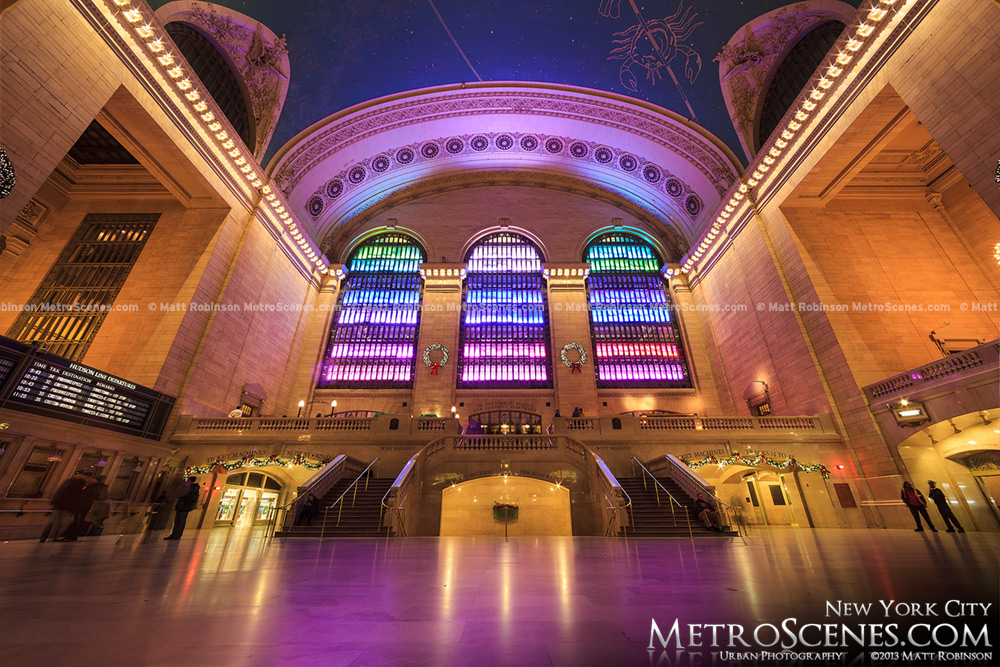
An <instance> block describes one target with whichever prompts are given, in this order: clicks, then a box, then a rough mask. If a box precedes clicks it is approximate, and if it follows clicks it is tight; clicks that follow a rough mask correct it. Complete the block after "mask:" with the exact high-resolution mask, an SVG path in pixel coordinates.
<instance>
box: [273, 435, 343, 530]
mask: <svg viewBox="0 0 1000 667" xmlns="http://www.w3.org/2000/svg"><path fill="white" fill-rule="evenodd" d="M352 460H353V459H352V458H351V457H350V456H347V455H346V454H341V455H340V456H337V457H335V458H334V459H332V460H331V461H328V462H327V464H326V466H324V467H329V470H326V471H325V472H323V473H322V474H321V475H320V476H319V477H318V478H316V475H313V477H312V478H310V479H309V480H308V481H307V482H306V483H307V484H308V483H309V482H312V484H310V485H309V486H308V487H299V488H300V489H303V492H302V493H300V494H299V495H298V496H297V497H295V498H293V499H292V500H291V501H290V502H287V503H285V504H284V505H282V506H281V507H274V508H272V509H271V514H270V516H268V518H267V530H266V531H265V535H267V536H268V537H274V534H275V533H276V532H277V530H278V514H279V512H284V514H283V515H282V516H283V517H286V516H288V510H289V508H291V507H292V505H294V504H296V503H298V502H300V501H302V500H305V499H306V498H308V497H309V494H310V493H312V491H310V489H313V488H315V487H317V486H319V485H320V484H321V483H322V482H323V481H324V480H325V479H326V478H327V477H328V476H329V475H331V474H333V472H334V471H336V470H338V469H340V468H341V467H344V468H346V467H347V464H348V462H350V461H352ZM331 464H332V465H331ZM317 474H319V473H317ZM313 495H315V494H313ZM316 500H317V502H319V498H317V499H316Z"/></svg>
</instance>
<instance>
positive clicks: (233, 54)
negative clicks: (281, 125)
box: [158, 2, 289, 158]
mask: <svg viewBox="0 0 1000 667" xmlns="http://www.w3.org/2000/svg"><path fill="white" fill-rule="evenodd" d="M171 4H174V3H171ZM190 7H191V9H190V10H182V11H180V12H177V13H173V14H171V15H169V16H162V15H161V19H162V20H164V22H168V21H183V22H186V23H191V24H193V25H197V26H198V27H200V28H201V29H202V30H204V31H205V32H206V33H207V34H208V35H209V38H210V39H211V40H212V41H213V42H214V43H215V45H216V46H217V47H219V48H221V49H222V50H223V51H225V52H226V54H227V55H228V56H229V58H230V60H231V62H233V63H235V65H236V67H237V68H238V70H239V75H240V77H241V78H242V79H243V82H244V83H245V84H246V87H247V91H248V93H249V97H250V105H251V107H252V112H253V117H254V130H255V139H256V146H255V150H254V156H255V157H258V158H259V157H261V156H262V155H264V152H265V150H266V149H267V144H268V142H269V141H270V140H271V135H272V134H274V128H275V125H276V124H277V121H278V116H279V115H280V114H281V108H282V107H283V106H284V103H285V95H286V93H287V92H288V76H289V64H288V47H287V44H286V42H285V37H284V35H282V36H281V37H277V36H276V35H274V33H272V32H271V31H270V30H268V29H267V28H265V27H263V26H262V25H261V24H260V23H258V22H256V21H254V20H253V19H251V18H250V17H248V16H243V15H242V14H239V13H238V12H234V11H232V10H229V9H226V8H225V7H218V6H216V5H209V4H206V5H201V4H199V3H197V2H192V3H191V4H190ZM169 8H170V7H169V6H166V7H165V8H164V9H169ZM158 13H159V12H158Z"/></svg>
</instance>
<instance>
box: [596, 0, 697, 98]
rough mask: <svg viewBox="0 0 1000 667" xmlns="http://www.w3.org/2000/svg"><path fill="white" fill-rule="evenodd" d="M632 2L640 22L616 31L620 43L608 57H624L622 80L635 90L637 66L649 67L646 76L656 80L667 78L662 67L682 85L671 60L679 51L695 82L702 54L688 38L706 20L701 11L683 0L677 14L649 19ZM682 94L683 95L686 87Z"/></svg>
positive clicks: (603, 4)
mask: <svg viewBox="0 0 1000 667" xmlns="http://www.w3.org/2000/svg"><path fill="white" fill-rule="evenodd" d="M607 4H609V3H602V5H601V9H602V10H605V9H609V7H606V5H607ZM630 4H631V5H632V9H633V10H634V11H635V14H636V17H637V18H638V19H639V22H638V23H636V24H635V25H633V26H631V27H630V28H628V29H626V30H623V31H621V32H616V33H615V34H614V39H613V40H612V43H613V44H615V45H616V47H615V48H614V49H612V50H611V53H610V55H609V56H608V60H621V61H623V62H622V66H621V68H620V69H619V70H618V78H619V80H620V81H621V84H622V85H623V86H625V88H627V89H628V90H629V91H631V92H633V93H634V92H636V91H637V89H638V80H637V78H636V71H635V70H636V69H638V70H639V71H641V70H645V71H646V79H648V80H649V81H650V82H651V83H653V84H655V83H656V82H657V81H658V80H660V79H662V78H663V72H662V71H661V70H664V69H665V70H667V73H668V74H669V75H670V77H671V78H672V79H673V81H674V83H675V84H676V85H677V86H678V89H680V82H678V81H677V78H676V77H675V76H674V73H673V71H672V70H671V69H670V63H671V62H672V61H673V60H674V59H675V58H677V57H678V56H679V55H683V56H684V74H685V76H686V77H687V79H688V82H690V83H694V81H695V79H697V78H698V74H699V73H700V72H701V56H700V55H698V52H697V51H695V50H694V48H693V47H692V46H691V44H690V43H689V42H688V38H689V37H691V33H693V32H694V30H695V28H697V27H698V26H700V25H701V24H702V23H703V22H702V21H695V19H696V18H697V17H698V13H697V12H696V11H695V10H694V7H688V8H687V9H685V8H684V1H683V0H681V2H680V3H679V4H678V5H677V11H676V12H674V13H673V15H671V16H668V17H666V18H662V19H652V20H647V19H645V18H643V16H642V14H641V13H640V12H639V9H638V7H637V6H636V5H635V2H634V0H630ZM681 94H682V95H683V91H681ZM685 101H686V98H685Z"/></svg>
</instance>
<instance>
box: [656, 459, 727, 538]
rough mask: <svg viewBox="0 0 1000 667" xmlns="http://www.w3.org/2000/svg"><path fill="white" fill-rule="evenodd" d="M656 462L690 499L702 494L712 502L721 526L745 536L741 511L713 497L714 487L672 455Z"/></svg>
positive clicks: (715, 496)
mask: <svg viewBox="0 0 1000 667" xmlns="http://www.w3.org/2000/svg"><path fill="white" fill-rule="evenodd" d="M657 462H658V463H661V464H662V465H663V466H664V467H665V469H666V473H667V474H668V475H669V476H670V478H671V479H672V480H674V481H675V482H677V483H678V484H679V485H680V487H681V488H682V489H684V491H686V492H687V493H688V494H689V495H690V496H691V497H692V498H697V497H698V494H699V493H704V494H705V495H706V496H708V497H709V498H711V499H712V500H714V501H715V507H716V511H718V512H719V514H720V515H721V519H722V520H721V523H722V525H724V526H736V532H737V533H738V534H739V536H740V537H743V536H745V535H746V525H745V523H744V521H743V512H742V510H741V509H740V508H738V507H734V506H733V505H731V504H729V503H727V502H726V501H724V500H722V499H721V498H719V496H717V495H715V487H714V486H710V485H709V484H708V482H706V481H705V480H704V479H702V477H701V475H699V474H698V473H696V472H695V471H693V470H691V468H689V467H687V466H686V465H685V464H684V463H682V462H681V460H680V459H678V458H677V457H676V456H674V455H673V454H666V455H664V456H662V457H661V458H659V459H657ZM651 465H652V464H651ZM654 467H656V466H654Z"/></svg>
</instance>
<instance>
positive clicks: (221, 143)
mask: <svg viewBox="0 0 1000 667" xmlns="http://www.w3.org/2000/svg"><path fill="white" fill-rule="evenodd" d="M105 2H106V5H107V7H108V9H109V11H110V13H111V14H112V15H116V14H117V15H119V16H121V18H122V19H123V21H121V22H120V23H121V25H122V27H123V28H124V29H126V30H130V31H132V32H133V33H134V34H135V36H136V38H137V42H138V43H139V44H141V45H144V46H145V47H146V49H147V50H148V51H149V54H150V56H149V62H150V63H151V64H154V66H157V65H158V66H159V67H160V68H161V70H162V72H163V73H164V74H165V77H166V79H165V80H168V81H170V82H171V83H172V84H173V85H174V86H175V87H176V89H177V93H178V94H179V95H181V96H182V97H183V98H184V99H186V100H187V101H188V103H190V105H191V108H192V110H193V111H194V112H195V114H196V115H197V117H198V118H200V119H201V122H202V124H203V129H204V130H205V133H206V134H207V135H209V136H211V137H214V139H215V141H216V143H217V146H218V147H219V148H221V149H222V151H223V152H224V153H226V154H227V155H228V156H229V157H230V159H231V161H232V167H233V169H234V170H235V171H236V172H238V173H241V174H243V176H244V178H246V179H247V182H248V183H249V184H250V185H251V186H252V187H253V188H255V189H257V190H258V191H259V192H260V194H261V195H262V197H263V200H264V201H265V202H266V204H267V207H268V208H269V209H270V212H271V213H272V214H273V215H274V216H276V217H277V218H279V219H280V220H281V222H282V224H283V226H284V227H285V230H286V232H287V233H288V234H289V236H290V237H291V239H292V241H293V242H294V244H295V245H297V246H299V248H300V249H301V250H302V254H303V256H304V257H305V258H306V259H307V261H308V262H309V263H310V264H312V265H313V266H314V267H315V268H316V270H318V271H319V272H320V273H322V274H327V273H329V271H330V267H329V265H328V264H327V262H326V260H325V258H324V257H323V256H322V253H321V252H320V251H319V249H318V248H316V247H315V245H314V244H313V242H312V239H310V238H309V237H307V236H305V235H303V234H302V232H301V231H299V228H298V226H297V225H295V222H294V220H293V219H292V216H291V215H290V214H289V213H288V207H287V204H286V202H285V201H284V200H283V198H282V197H280V196H279V195H278V193H275V192H272V190H271V187H270V186H269V185H266V184H265V183H264V177H263V176H262V175H261V172H260V169H259V167H258V166H257V165H256V164H255V162H254V160H253V159H250V160H247V158H246V157H245V156H244V154H243V149H241V148H240V147H238V146H237V145H236V142H235V141H234V139H233V136H232V135H230V134H229V132H228V131H227V130H226V129H224V127H223V125H222V123H221V122H220V121H221V116H219V117H217V116H216V115H215V113H214V112H213V111H211V110H210V109H209V108H208V103H207V101H206V99H207V98H209V97H210V95H208V94H207V93H202V92H201V91H199V90H198V89H197V88H196V87H195V85H196V80H193V79H192V78H191V75H192V74H193V73H191V74H189V73H188V72H187V71H186V69H185V67H186V65H184V64H182V63H181V61H182V60H183V59H182V58H180V54H177V53H170V52H169V50H168V44H171V43H172V42H171V40H170V39H169V36H168V35H167V33H166V31H165V30H163V29H162V28H161V27H160V26H159V25H157V24H155V20H154V17H153V16H152V15H151V13H150V14H149V15H147V12H150V8H149V6H148V5H145V4H136V5H133V4H132V0H105ZM251 157H252V156H251Z"/></svg>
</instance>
